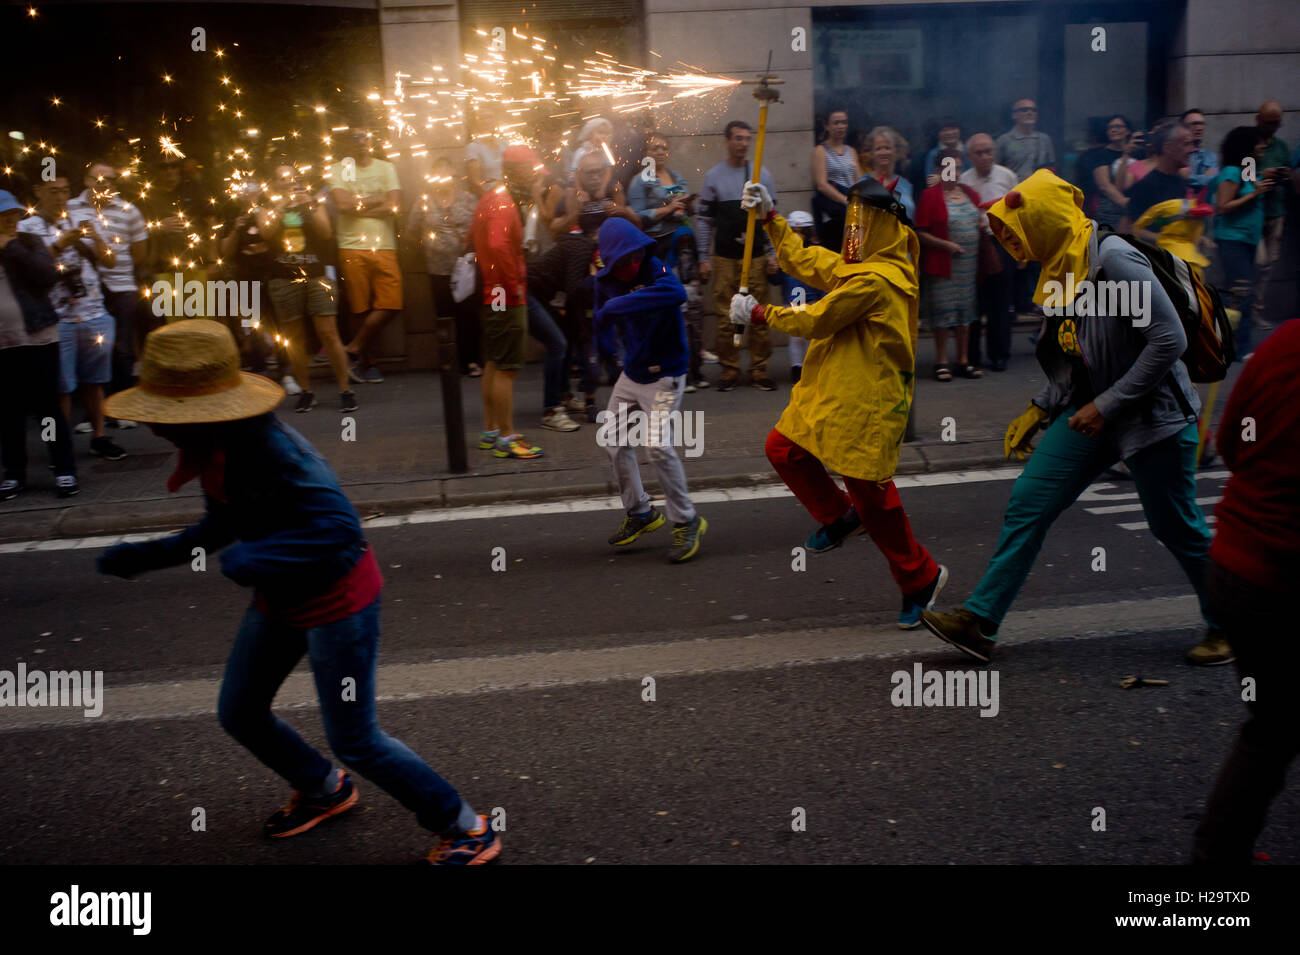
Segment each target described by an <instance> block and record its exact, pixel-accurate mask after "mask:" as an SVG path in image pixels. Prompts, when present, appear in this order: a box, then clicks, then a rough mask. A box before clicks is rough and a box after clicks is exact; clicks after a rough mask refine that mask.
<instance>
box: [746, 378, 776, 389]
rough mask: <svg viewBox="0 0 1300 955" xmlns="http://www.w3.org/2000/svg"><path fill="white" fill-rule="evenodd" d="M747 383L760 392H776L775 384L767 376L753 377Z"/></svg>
mask: <svg viewBox="0 0 1300 955" xmlns="http://www.w3.org/2000/svg"><path fill="white" fill-rule="evenodd" d="M749 383H750V384H751V385H753V386H754V387H755V388H757V389H759V390H760V391H776V382H775V381H773V380H772V379H771V378H769V377H767V375H755V376H754V377H753V378H751V379H750V380H749Z"/></svg>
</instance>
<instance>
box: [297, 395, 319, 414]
mask: <svg viewBox="0 0 1300 955" xmlns="http://www.w3.org/2000/svg"><path fill="white" fill-rule="evenodd" d="M315 407H316V396H315V395H314V394H312V393H311V392H310V391H304V392H303V393H302V394H300V395H298V403H297V404H295V405H294V406H293V410H294V411H296V412H298V413H299V414H305V413H306V412H308V411H311V409H312V408H315Z"/></svg>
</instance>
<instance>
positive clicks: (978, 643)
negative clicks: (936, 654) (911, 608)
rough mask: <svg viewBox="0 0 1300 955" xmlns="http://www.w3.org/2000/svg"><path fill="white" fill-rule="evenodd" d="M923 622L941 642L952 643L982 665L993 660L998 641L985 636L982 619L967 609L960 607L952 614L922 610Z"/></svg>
mask: <svg viewBox="0 0 1300 955" xmlns="http://www.w3.org/2000/svg"><path fill="white" fill-rule="evenodd" d="M921 622H922V623H923V624H925V626H926V628H927V629H928V630H929V631H930V632H931V633H933V634H934V635H935V636H936V637H938V638H939V639H940V640H942V641H944V642H945V643H951V644H952V645H953V646H954V647H956V648H957V649H958V650H960V651H961V652H962V653H965V654H967V655H968V656H972V657H974V658H975V659H976V660H979V661H980V662H981V663H988V662H989V660H991V659H993V648H994V647H996V646H997V641H995V640H990V639H989V638H988V637H986V636H984V632H983V631H982V630H980V618H979V617H978V616H976V615H975V614H973V613H971V611H969V610H967V609H966V608H965V607H958V608H957V609H956V610H954V611H953V612H952V613H935V612H934V611H933V610H922V611H921Z"/></svg>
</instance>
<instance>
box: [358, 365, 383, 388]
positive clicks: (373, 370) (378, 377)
mask: <svg viewBox="0 0 1300 955" xmlns="http://www.w3.org/2000/svg"><path fill="white" fill-rule="evenodd" d="M355 380H356V379H355V378H354V379H353V381H355ZM361 380H362V381H363V382H364V383H365V384H367V385H378V384H382V383H383V380H384V376H383V375H382V374H380V372H379V369H378V368H377V367H375V366H374V365H371V366H370V367H369V368H367V369H366V370H365V371H363V372H362V373H361Z"/></svg>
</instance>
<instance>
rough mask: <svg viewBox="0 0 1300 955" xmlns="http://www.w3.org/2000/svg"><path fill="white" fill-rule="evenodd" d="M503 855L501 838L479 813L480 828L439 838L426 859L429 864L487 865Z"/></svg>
mask: <svg viewBox="0 0 1300 955" xmlns="http://www.w3.org/2000/svg"><path fill="white" fill-rule="evenodd" d="M500 855H501V840H500V839H498V838H497V834H496V833H495V832H493V831H492V827H491V826H490V825H488V819H487V816H484V815H481V814H480V815H479V817H478V828H477V829H472V830H470V831H469V832H462V833H460V834H458V835H455V836H443V837H442V838H441V839H439V840H438V844H437V845H436V846H434V847H433V848H432V849H431V850H430V851H429V854H428V855H427V856H426V857H425V859H424V861H425V862H426V863H427V864H429V865H487V864H488V863H489V862H493V861H495V860H496V859H497V858H498V857H499V856H500Z"/></svg>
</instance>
